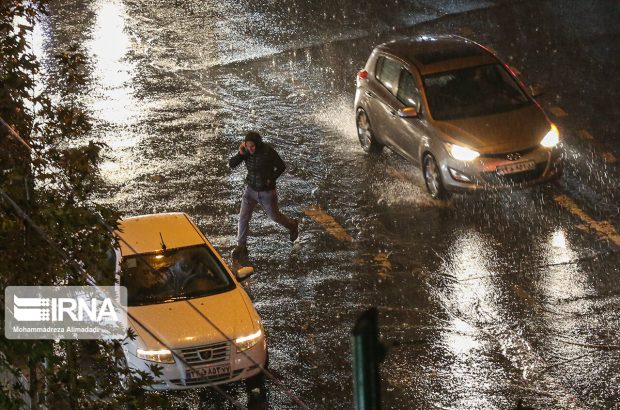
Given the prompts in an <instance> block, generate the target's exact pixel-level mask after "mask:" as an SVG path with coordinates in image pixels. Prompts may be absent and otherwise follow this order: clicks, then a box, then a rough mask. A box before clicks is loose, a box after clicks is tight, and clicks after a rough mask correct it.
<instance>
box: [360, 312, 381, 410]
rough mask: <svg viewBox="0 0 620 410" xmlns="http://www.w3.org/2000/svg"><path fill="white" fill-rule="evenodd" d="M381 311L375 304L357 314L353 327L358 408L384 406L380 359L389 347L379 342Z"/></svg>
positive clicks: (369, 408)
mask: <svg viewBox="0 0 620 410" xmlns="http://www.w3.org/2000/svg"><path fill="white" fill-rule="evenodd" d="M377 319H378V312H377V309H376V308H374V307H372V308H370V309H368V310H366V311H365V312H364V313H362V314H361V315H360V317H359V318H357V321H356V322H355V326H354V327H353V332H352V333H353V336H352V342H353V390H354V396H355V397H354V399H355V409H356V410H379V409H380V408H381V379H380V375H379V362H381V361H383V356H384V355H385V351H384V348H383V346H382V345H381V344H380V343H379V331H378V326H377Z"/></svg>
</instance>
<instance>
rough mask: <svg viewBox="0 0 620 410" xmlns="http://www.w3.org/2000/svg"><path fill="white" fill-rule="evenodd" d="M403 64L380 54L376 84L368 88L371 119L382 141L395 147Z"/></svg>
mask: <svg viewBox="0 0 620 410" xmlns="http://www.w3.org/2000/svg"><path fill="white" fill-rule="evenodd" d="M401 69H402V66H401V64H400V63H399V62H397V61H396V60H393V59H391V58H389V57H387V56H379V57H378V59H377V65H376V66H375V78H376V81H374V82H373V83H374V86H373V87H372V88H369V89H368V90H367V96H368V97H369V105H370V107H371V108H370V121H371V123H372V127H373V130H374V132H375V133H377V134H378V135H379V138H380V140H381V141H382V142H384V143H385V144H387V145H389V146H390V147H394V142H395V139H394V135H395V134H394V120H395V119H396V118H398V106H399V105H402V104H400V102H399V101H398V100H397V99H396V89H397V85H398V79H399V76H400V71H401Z"/></svg>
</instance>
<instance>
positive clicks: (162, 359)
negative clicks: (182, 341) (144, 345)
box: [137, 349, 174, 363]
mask: <svg viewBox="0 0 620 410" xmlns="http://www.w3.org/2000/svg"><path fill="white" fill-rule="evenodd" d="M137 353H138V357H139V358H140V359H144V360H148V361H151V362H157V363H174V356H172V352H171V351H170V350H168V349H161V350H144V349H138V350H137Z"/></svg>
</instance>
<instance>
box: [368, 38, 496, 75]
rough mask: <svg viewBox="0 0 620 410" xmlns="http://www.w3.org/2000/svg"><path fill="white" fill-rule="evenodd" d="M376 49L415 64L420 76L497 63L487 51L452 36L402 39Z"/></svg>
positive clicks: (478, 45)
mask: <svg viewBox="0 0 620 410" xmlns="http://www.w3.org/2000/svg"><path fill="white" fill-rule="evenodd" d="M377 49H378V50H380V51H383V52H385V53H388V54H391V55H393V56H395V57H398V58H400V59H401V60H404V61H406V62H409V63H410V64H413V65H415V66H416V67H417V69H418V70H419V71H420V74H422V75H425V74H432V73H438V72H442V71H450V70H455V69H459V68H465V67H472V66H477V65H484V64H493V63H497V62H499V60H498V59H497V57H495V56H494V55H493V54H492V53H491V52H490V51H489V50H488V49H487V48H485V47H483V46H481V45H480V44H478V43H476V42H474V41H471V40H468V39H466V38H464V37H460V36H455V35H443V36H420V37H414V38H406V39H402V40H395V41H391V42H389V43H384V44H381V45H379V46H378V47H377Z"/></svg>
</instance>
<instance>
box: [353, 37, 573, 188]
mask: <svg viewBox="0 0 620 410" xmlns="http://www.w3.org/2000/svg"><path fill="white" fill-rule="evenodd" d="M355 113H356V114H355V115H356V124H357V133H358V137H359V140H360V144H361V145H362V148H363V149H364V150H365V151H366V152H379V151H381V149H382V148H383V146H388V147H389V148H390V149H392V150H393V151H394V152H396V153H398V154H399V155H401V156H403V157H404V158H406V159H407V160H409V161H411V162H413V163H414V164H417V165H419V166H420V167H421V169H422V173H423V176H424V181H425V184H426V188H427V189H428V191H429V193H430V194H431V196H432V197H433V198H445V197H446V196H448V194H449V192H455V191H473V190H479V189H485V188H505V187H515V186H525V185H532V184H536V183H540V182H545V181H549V180H553V179H556V178H559V177H560V176H561V174H562V154H561V148H560V145H561V144H560V136H559V132H558V129H557V127H556V126H555V125H554V124H553V123H552V122H551V121H549V119H548V118H547V116H546V115H545V113H544V112H543V110H542V108H541V107H540V105H539V104H538V103H537V102H536V101H535V100H534V99H533V98H532V96H531V95H530V94H529V93H528V92H526V89H525V87H524V85H523V84H522V83H521V82H520V81H519V80H518V79H517V78H516V77H515V75H514V73H513V72H512V70H511V68H510V67H509V66H507V65H506V64H504V63H503V62H501V61H500V60H499V59H498V58H497V57H496V56H495V55H494V54H493V53H492V52H491V51H490V50H489V49H487V48H485V47H483V46H481V45H479V44H477V43H475V42H473V41H471V40H468V39H465V38H463V37H459V36H435V37H428V36H425V37H419V38H414V39H405V40H399V41H392V42H389V43H385V44H381V45H379V46H377V47H376V48H375V49H374V50H373V52H372V54H371V55H370V57H369V59H368V61H367V63H366V66H365V68H364V69H363V70H361V71H360V72H359V73H358V74H357V90H356V93H355Z"/></svg>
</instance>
